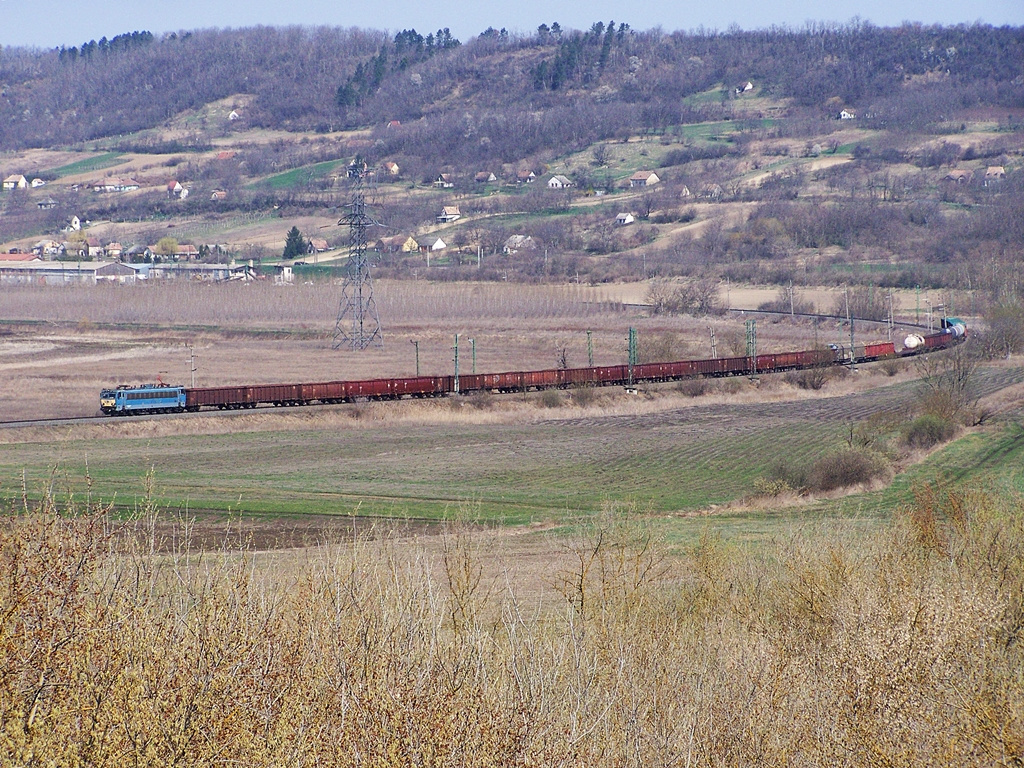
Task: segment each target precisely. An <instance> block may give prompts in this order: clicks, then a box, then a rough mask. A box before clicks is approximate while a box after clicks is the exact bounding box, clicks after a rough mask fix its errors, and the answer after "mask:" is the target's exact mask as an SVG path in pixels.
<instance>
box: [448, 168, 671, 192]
mask: <svg viewBox="0 0 1024 768" xmlns="http://www.w3.org/2000/svg"><path fill="white" fill-rule="evenodd" d="M537 179H538V176H537V174H536V173H535V172H533V171H531V170H529V169H522V170H519V171H516V172H515V174H513V175H511V176H510V177H508V178H507V179H506V180H505V182H506V183H507V184H514V185H521V184H533V183H534V182H535V181H537ZM497 181H498V177H497V176H495V175H494V173H493V172H492V171H477V172H476V173H475V174H474V175H473V182H474V183H476V184H493V183H496V182H497ZM660 181H661V179H660V178H659V177H658V174H657V173H655V172H654V171H637V172H636V173H634V174H633V175H632V176H630V177H629V179H627V182H626V185H627V186H628V187H650V186H654V185H655V184H657V183H659V182H660ZM455 184H456V177H455V176H454V175H453V174H450V173H439V174H437V176H435V177H434V179H433V181H432V182H431V186H433V187H435V188H436V189H452V188H454V187H455ZM546 186H547V188H548V189H569V188H571V187H575V186H576V184H575V182H574V181H573V180H572V179H570V178H569V177H568V176H566V175H564V174H561V173H556V174H552V175H551V176H550V177H548V180H547V182H546Z"/></svg>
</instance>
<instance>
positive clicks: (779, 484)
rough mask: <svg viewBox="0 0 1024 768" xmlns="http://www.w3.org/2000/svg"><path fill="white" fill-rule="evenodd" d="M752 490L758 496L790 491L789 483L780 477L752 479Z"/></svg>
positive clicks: (775, 494)
mask: <svg viewBox="0 0 1024 768" xmlns="http://www.w3.org/2000/svg"><path fill="white" fill-rule="evenodd" d="M754 490H755V491H757V493H758V495H760V496H771V497H773V498H774V497H775V496H781V495H782V494H783V493H789V492H790V491H792V490H793V489H792V487H790V485H789V483H787V482H786V481H785V480H783V479H781V478H777V477H775V478H772V477H758V478H756V479H755V480H754Z"/></svg>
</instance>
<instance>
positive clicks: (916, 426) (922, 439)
mask: <svg viewBox="0 0 1024 768" xmlns="http://www.w3.org/2000/svg"><path fill="white" fill-rule="evenodd" d="M956 429H957V428H956V424H954V423H953V422H952V421H950V420H949V419H947V418H945V417H943V416H939V415H938V414H934V413H925V414H922V415H921V416H918V417H917V418H916V419H914V420H913V421H912V422H911V423H910V424H909V425H908V426H907V429H906V432H905V433H904V435H903V442H904V443H905V444H906V445H907V446H908V447H910V448H922V449H927V448H931V447H932V446H935V445H939V444H940V443H945V442H948V441H950V440H952V439H953V437H954V436H955V435H956Z"/></svg>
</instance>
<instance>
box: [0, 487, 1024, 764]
mask: <svg viewBox="0 0 1024 768" xmlns="http://www.w3.org/2000/svg"><path fill="white" fill-rule="evenodd" d="M154 531H155V528H152V527H150V526H147V525H146V524H140V525H136V526H122V527H116V526H113V525H112V523H111V521H110V520H109V519H108V518H107V517H106V515H105V514H103V512H102V511H100V512H94V513H90V514H85V515H82V516H78V517H65V516H61V515H59V514H57V512H56V511H55V510H54V509H52V508H50V509H44V510H42V511H40V512H39V513H35V514H17V515H11V516H8V517H7V518H6V519H4V520H3V521H2V525H0V559H2V568H3V573H4V574H5V577H4V579H2V580H0V742H2V747H0V749H2V751H3V754H5V755H6V756H7V757H6V759H7V760H8V761H9V762H10V763H11V764H15V765H49V764H59V765H71V764H74V765H114V764H134V765H170V764H176V765H184V766H190V765H195V766H198V765H202V766H210V765H238V764H243V765H250V766H278V765H321V766H349V765H351V766H356V765H360V766H371V765H388V766H402V765H408V766H413V765H417V766H427V765H431V766H439V765H458V766H510V765H524V766H525V765H552V766H553V765H558V766H584V765H586V766H605V765H607V766H612V765H614V766H641V765H685V764H693V765H711V766H719V765H720V766H731V765H738V764H750V765H761V766H792V765H822V766H824V765H840V764H841V765H845V766H874V765H879V764H886V765H896V766H917V765H958V766H982V765H985V766H987V765H1015V764H1020V761H1021V760H1022V759H1024V679H1022V677H1021V675H1020V669H1021V668H1022V663H1024V655H1022V654H1024V643H1022V642H1021V640H1022V639H1024V636H1022V627H1024V506H1022V504H1021V503H1020V501H1019V500H1016V501H1013V502H998V501H997V500H994V499H993V498H991V497H989V496H985V495H982V494H971V493H966V492H962V491H953V492H949V493H946V494H937V493H934V492H929V491H923V492H922V493H920V494H919V496H918V499H917V502H916V503H915V504H914V505H913V506H912V507H911V508H910V509H908V510H905V511H904V512H903V513H902V514H901V515H900V516H899V519H898V520H897V521H896V522H894V523H893V524H891V525H889V526H888V527H886V528H885V529H884V530H881V531H877V532H875V533H876V534H877V535H872V536H871V537H870V540H869V539H868V538H866V537H863V536H862V535H858V534H856V533H854V532H852V531H844V530H835V529H831V530H827V531H822V532H821V533H820V534H813V533H808V532H807V531H806V530H805V531H802V532H800V533H798V534H794V536H793V537H792V538H791V539H790V540H788V541H781V542H775V543H772V544H765V545H763V548H762V549H760V550H758V551H756V552H753V553H751V552H749V551H748V550H741V549H739V548H735V547H731V546H729V545H727V544H725V543H723V542H722V541H721V540H718V539H715V538H714V537H708V536H705V537H703V538H702V539H701V540H700V541H699V542H698V543H697V544H696V545H694V546H692V547H691V548H690V549H688V550H687V551H686V552H684V553H683V554H681V555H674V556H669V554H668V553H667V551H666V550H665V549H664V548H663V547H662V546H661V545H659V544H658V542H657V541H656V540H655V539H654V537H653V536H652V535H651V534H650V532H649V531H647V530H646V529H644V528H643V527H641V526H638V525H634V524H632V523H630V522H629V521H628V520H627V519H625V518H616V517H611V516H609V517H605V518H601V519H600V520H599V521H598V522H596V523H593V524H592V525H590V526H589V527H581V529H580V533H579V535H578V536H576V537H574V538H563V539H560V540H558V542H557V545H556V546H553V547H552V549H551V552H550V558H551V561H550V567H549V568H548V569H547V574H548V576H547V578H546V580H545V581H544V583H543V586H539V587H538V586H536V585H534V586H532V587H528V586H526V584H524V583H522V582H519V581H517V579H516V578H515V573H514V571H513V570H510V569H508V568H503V567H500V566H498V567H492V566H493V565H494V564H493V563H491V562H490V561H489V560H488V559H487V557H486V555H485V553H484V550H483V547H485V546H488V545H489V544H492V543H493V541H494V537H493V536H491V535H486V536H480V537H476V536H474V535H473V534H471V533H467V532H464V531H462V532H460V531H453V532H451V533H449V534H447V535H445V536H443V537H440V539H439V541H438V542H437V545H436V546H434V547H432V546H431V545H430V543H429V542H426V541H425V540H421V541H419V542H418V543H410V542H408V541H407V542H404V543H403V542H401V541H395V540H391V541H370V542H368V541H357V542H354V543H347V544H332V545H324V546H321V547H318V548H315V549H313V550H310V551H308V552H306V553H304V554H303V555H300V556H295V555H291V556H288V558H287V559H284V560H270V559H269V558H271V556H270V555H255V554H248V555H246V554H243V553H238V552H228V551H222V552H216V553H205V554H197V553H195V552H188V551H187V550H183V549H180V548H179V549H172V550H171V551H170V552H169V553H167V554H159V552H157V553H156V554H153V551H154V549H157V550H158V549H159V547H155V546H154V543H155V533H154ZM179 533H181V532H179ZM484 542H488V543H489V544H485V543H484ZM264 560H268V562H266V563H265V562H264Z"/></svg>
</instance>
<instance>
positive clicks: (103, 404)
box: [100, 384, 185, 416]
mask: <svg viewBox="0 0 1024 768" xmlns="http://www.w3.org/2000/svg"><path fill="white" fill-rule="evenodd" d="M100 410H101V411H102V412H103V413H105V414H107V415H109V416H118V415H126V414H129V413H163V412H167V411H177V412H181V411H184V410H185V388H184V387H170V386H167V385H166V384H143V385H142V386H139V387H118V388H117V389H104V390H103V391H102V392H100Z"/></svg>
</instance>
